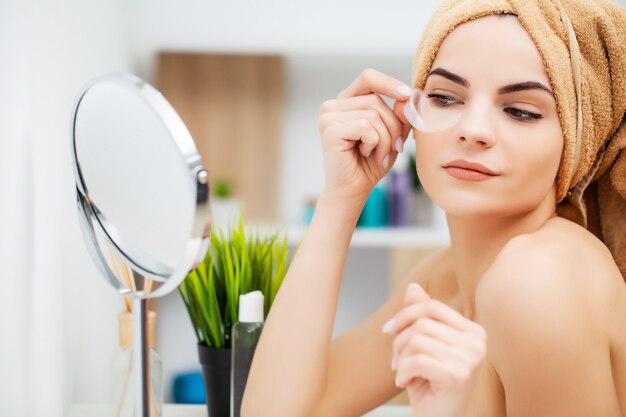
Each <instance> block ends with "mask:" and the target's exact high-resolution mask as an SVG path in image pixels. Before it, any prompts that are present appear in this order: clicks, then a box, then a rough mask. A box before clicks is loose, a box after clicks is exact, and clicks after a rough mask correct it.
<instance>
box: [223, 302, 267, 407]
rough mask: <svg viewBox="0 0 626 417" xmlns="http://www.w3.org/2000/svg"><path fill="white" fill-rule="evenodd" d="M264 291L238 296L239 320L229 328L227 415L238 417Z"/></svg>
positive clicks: (259, 328) (260, 325)
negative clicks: (229, 361) (229, 356)
mask: <svg viewBox="0 0 626 417" xmlns="http://www.w3.org/2000/svg"><path fill="white" fill-rule="evenodd" d="M263 317H264V316H263V293H261V291H252V292H249V293H247V294H242V295H240V296H239V322H238V323H236V324H235V325H234V326H233V332H232V355H233V356H232V370H231V377H230V416H231V417H239V416H240V414H239V413H240V410H241V400H242V399H243V393H244V390H245V388H246V381H247V380H248V373H249V372H250V365H251V364H252V357H253V355H254V350H255V349H256V345H257V343H258V341H259V337H260V336H261V331H262V330H263V321H264V320H263Z"/></svg>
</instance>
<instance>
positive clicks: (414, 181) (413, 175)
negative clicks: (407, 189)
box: [408, 153, 422, 191]
mask: <svg viewBox="0 0 626 417" xmlns="http://www.w3.org/2000/svg"><path fill="white" fill-rule="evenodd" d="M408 158H409V170H410V171H411V179H412V184H413V191H420V189H421V188H422V183H421V182H420V178H419V177H418V176H417V169H416V167H415V154H414V153H410V154H409V156H408Z"/></svg>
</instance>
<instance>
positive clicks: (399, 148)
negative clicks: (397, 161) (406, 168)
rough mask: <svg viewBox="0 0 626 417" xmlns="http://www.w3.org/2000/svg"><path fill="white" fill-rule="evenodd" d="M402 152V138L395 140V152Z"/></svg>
mask: <svg viewBox="0 0 626 417" xmlns="http://www.w3.org/2000/svg"><path fill="white" fill-rule="evenodd" d="M403 150H404V142H403V141H402V138H400V137H399V138H397V139H396V151H397V152H398V153H402V151H403Z"/></svg>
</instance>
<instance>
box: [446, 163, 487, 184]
mask: <svg viewBox="0 0 626 417" xmlns="http://www.w3.org/2000/svg"><path fill="white" fill-rule="evenodd" d="M444 169H445V170H446V172H447V173H448V174H450V176H452V177H454V178H457V179H460V180H465V181H485V180H488V179H491V178H495V177H497V175H489V174H485V173H484V172H479V171H474V170H471V169H465V168H459V167H453V166H450V167H445V168H444Z"/></svg>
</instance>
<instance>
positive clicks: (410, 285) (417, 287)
mask: <svg viewBox="0 0 626 417" xmlns="http://www.w3.org/2000/svg"><path fill="white" fill-rule="evenodd" d="M409 288H410V289H412V290H419V289H421V288H422V287H421V286H420V285H419V284H417V283H415V282H412V283H410V284H409Z"/></svg>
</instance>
